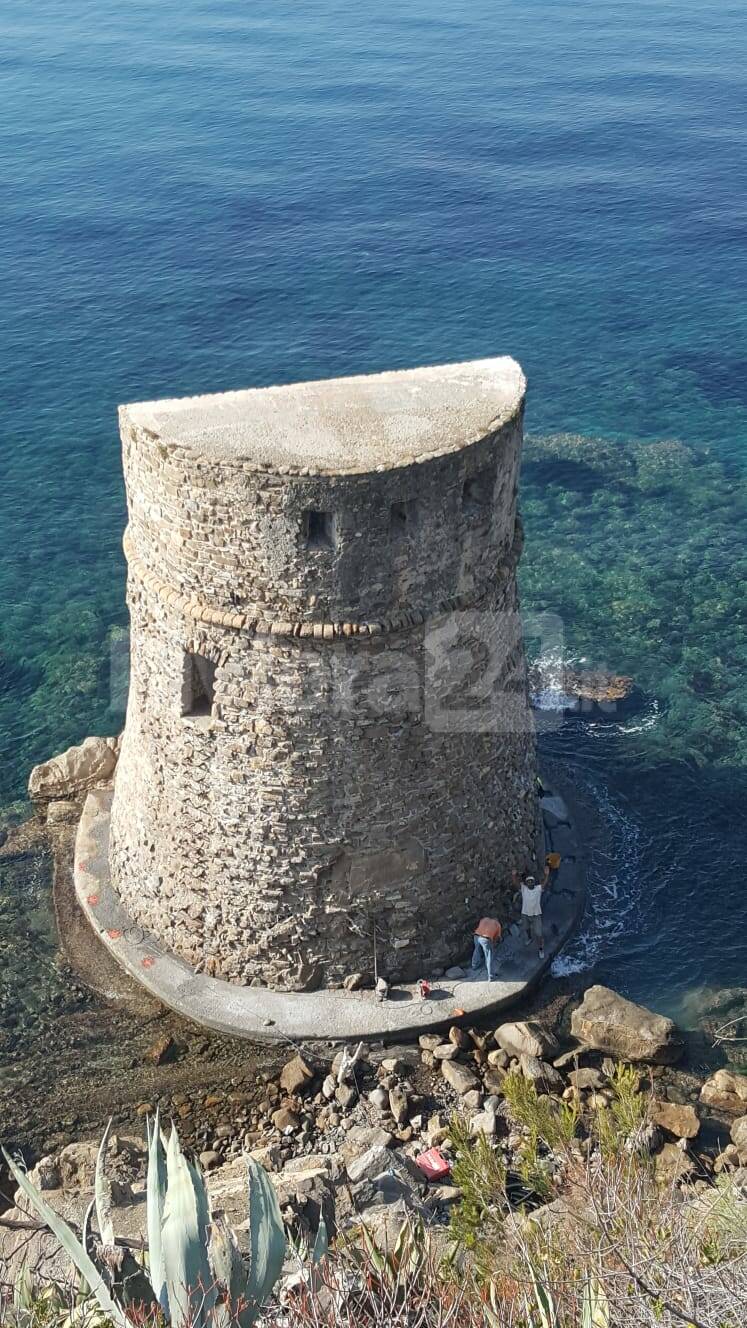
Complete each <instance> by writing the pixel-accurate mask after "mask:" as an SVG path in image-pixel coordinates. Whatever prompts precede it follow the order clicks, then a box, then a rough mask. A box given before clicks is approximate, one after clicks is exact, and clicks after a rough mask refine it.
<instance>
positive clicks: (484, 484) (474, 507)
mask: <svg viewBox="0 0 747 1328" xmlns="http://www.w3.org/2000/svg"><path fill="white" fill-rule="evenodd" d="M492 505H493V472H492V471H491V470H489V469H485V470H478V471H477V473H476V474H475V475H471V476H470V478H469V479H467V480H465V481H464V488H463V489H462V511H463V512H464V513H465V515H466V516H471V517H478V516H487V515H488V513H489V511H490V509H491V507H492Z"/></svg>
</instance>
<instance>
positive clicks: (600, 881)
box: [552, 726, 643, 977]
mask: <svg viewBox="0 0 747 1328" xmlns="http://www.w3.org/2000/svg"><path fill="white" fill-rule="evenodd" d="M585 727H588V726H585ZM608 731H609V730H608ZM574 777H575V778H576V782H577V784H578V786H579V793H580V794H581V796H582V798H584V799H588V800H589V801H591V802H593V803H595V804H596V806H597V807H598V808H599V811H600V812H601V815H602V819H603V820H604V823H605V825H606V827H607V835H606V837H605V843H604V845H597V846H594V847H593V848H592V851H591V853H590V856H589V858H588V860H587V880H586V884H587V905H586V910H585V912H584V917H583V920H582V923H581V928H580V930H579V931H578V932H577V934H576V935H575V936H574V937H573V938H572V939H571V941H570V942H569V943H568V945H567V946H566V947H565V949H564V950H563V952H562V953H561V954H559V955H558V957H557V958H556V959H555V960H554V961H553V964H552V973H553V975H554V976H555V977H567V976H569V975H570V974H573V973H582V972H584V971H585V970H586V969H588V968H591V967H593V965H594V964H595V963H597V962H598V961H599V960H600V959H602V958H603V957H604V955H605V954H607V953H609V952H610V951H611V950H612V949H614V947H615V944H616V942H618V941H619V940H620V939H621V938H622V937H624V936H629V935H630V934H631V933H635V932H639V931H640V930H641V927H642V917H641V913H642V909H641V904H642V894H643V881H642V878H641V859H642V848H643V845H642V834H641V829H640V827H639V825H638V824H637V823H636V821H635V820H634V818H633V817H632V816H631V814H630V812H629V811H628V810H627V808H624V807H623V806H622V805H621V804H620V803H619V802H618V801H617V800H616V799H615V798H614V797H613V796H612V794H611V793H610V792H609V790H608V789H607V788H606V787H605V785H604V784H602V783H601V782H599V781H598V780H596V779H594V778H593V776H590V775H589V774H588V772H585V771H581V770H579V769H578V768H577V767H576V768H575V770H574Z"/></svg>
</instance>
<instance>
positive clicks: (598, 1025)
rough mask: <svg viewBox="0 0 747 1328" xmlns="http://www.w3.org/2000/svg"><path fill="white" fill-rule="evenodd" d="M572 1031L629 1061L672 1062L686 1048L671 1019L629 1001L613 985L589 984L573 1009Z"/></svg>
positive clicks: (598, 1046) (590, 1043)
mask: <svg viewBox="0 0 747 1328" xmlns="http://www.w3.org/2000/svg"><path fill="white" fill-rule="evenodd" d="M571 1032H572V1034H573V1036H574V1037H575V1038H577V1039H578V1040H579V1042H583V1043H585V1044H586V1046H588V1047H594V1048H595V1049H596V1050H597V1051H606V1052H609V1053H610V1054H611V1055H613V1056H619V1057H620V1058H621V1059H622V1060H626V1061H653V1062H655V1063H658V1064H660V1065H671V1064H672V1063H673V1062H674V1061H676V1060H679V1058H680V1056H681V1055H682V1051H683V1043H682V1039H681V1038H680V1037H679V1036H678V1034H677V1029H676V1027H675V1025H674V1023H673V1022H672V1020H671V1019H667V1018H666V1017H665V1016H664V1015H661V1014H654V1013H653V1011H651V1010H647V1009H646V1008H645V1006H643V1005H636V1004H635V1003H634V1002H633V1001H626V1000H625V998H624V997H622V996H618V994H617V992H616V991H612V990H611V989H610V988H609V987H600V986H595V987H589V989H588V991H587V992H586V993H585V994H584V999H583V1001H582V1002H581V1004H580V1005H579V1006H578V1007H577V1009H575V1010H574V1011H573V1014H572V1016H571Z"/></svg>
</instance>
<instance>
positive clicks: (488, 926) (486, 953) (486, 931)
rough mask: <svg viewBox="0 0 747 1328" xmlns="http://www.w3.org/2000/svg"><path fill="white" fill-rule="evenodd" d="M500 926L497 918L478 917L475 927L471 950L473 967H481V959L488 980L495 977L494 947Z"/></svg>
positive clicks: (499, 935)
mask: <svg viewBox="0 0 747 1328" xmlns="http://www.w3.org/2000/svg"><path fill="white" fill-rule="evenodd" d="M501 934H502V928H501V924H500V922H499V921H498V919H497V918H480V921H479V922H478V924H477V926H476V927H475V937H474V939H475V948H474V950H473V952H472V967H473V969H477V968H482V965H483V960H484V962H485V967H486V969H487V971H488V982H492V981H493V979H494V978H497V976H498V972H497V967H498V965H497V960H496V947H497V946H498V943H499V941H500V939H501Z"/></svg>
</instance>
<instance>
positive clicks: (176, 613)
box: [110, 359, 538, 990]
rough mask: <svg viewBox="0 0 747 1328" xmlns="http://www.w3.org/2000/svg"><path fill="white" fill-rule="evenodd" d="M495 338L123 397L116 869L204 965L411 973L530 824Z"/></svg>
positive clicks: (502, 382) (268, 975) (449, 933)
mask: <svg viewBox="0 0 747 1328" xmlns="http://www.w3.org/2000/svg"><path fill="white" fill-rule="evenodd" d="M524 390H525V384H524V379H523V376H522V374H521V371H520V369H519V367H518V365H516V364H515V363H514V362H513V361H511V360H506V359H498V360H485V361H478V362H475V363H472V364H466V365H449V366H445V367H439V368H428V369H418V370H412V371H405V372H400V373H389V374H380V375H372V376H366V377H359V378H350V379H337V380H331V381H329V382H322V383H310V384H300V385H296V386H289V387H280V388H269V389H258V390H252V391H247V392H236V393H225V394H221V395H219V396H209V397H200V398H191V399H187V400H183V401H163V402H153V403H144V404H139V405H135V406H129V407H123V408H122V411H121V432H122V441H123V452H124V466H125V478H126V485H127V495H128V507H129V525H128V529H127V533H126V537H125V549H126V553H127V559H128V566H129V574H128V601H129V606H130V613H131V683H130V696H129V704H128V711H127V721H126V726H125V733H124V738H123V743H122V751H121V755H120V759H119V764H118V768H117V775H116V785H115V796H114V805H113V809H112V824H111V850H110V851H111V871H112V880H113V883H114V885H115V887H116V889H117V890H118V892H119V894H120V895H121V897H122V899H123V901H124V903H125V904H126V905H127V908H128V910H129V912H130V913H131V915H132V916H133V917H134V918H135V920H136V921H137V922H138V923H139V924H140V925H142V926H143V927H146V928H148V929H149V930H151V931H153V932H154V933H155V934H156V935H157V936H158V937H159V938H160V939H161V940H162V941H164V942H165V943H166V944H167V945H168V946H170V947H171V948H172V949H173V950H174V951H175V952H176V953H177V954H179V955H181V956H182V957H183V958H185V959H187V960H188V961H189V962H190V963H192V964H193V965H194V966H195V967H196V968H198V969H200V970H204V971H206V972H208V973H211V974H215V975H219V976H222V977H225V978H228V979H229V980H232V981H236V982H241V983H245V982H252V981H255V982H258V983H262V984H267V985H270V986H273V987H287V988H290V989H296V990H299V989H301V990H303V989H310V988H313V987H316V986H320V985H335V984H337V983H339V982H340V981H341V980H342V979H343V978H344V977H345V976H346V975H347V974H349V973H351V972H353V971H361V970H363V971H368V972H370V971H371V970H372V968H373V963H374V952H375V956H376V962H377V964H378V969H379V971H380V972H382V973H385V974H388V975H389V976H390V977H397V978H400V979H403V980H404V979H408V978H415V977H417V976H420V975H422V974H423V973H425V972H432V971H433V970H434V969H435V968H438V967H443V966H445V965H447V964H448V963H449V962H452V961H453V956H454V954H455V953H459V952H460V951H462V950H463V949H464V946H465V942H466V940H467V939H468V937H469V935H470V934H471V930H472V927H473V925H474V922H475V920H476V919H477V918H478V917H479V916H480V915H481V914H483V913H485V912H491V913H495V912H498V913H499V914H501V913H505V911H506V907H507V899H508V893H509V890H510V874H511V869H512V868H513V867H518V866H523V865H525V864H526V863H528V862H529V861H531V860H532V859H533V858H534V855H535V850H536V845H537V825H538V820H537V805H536V802H537V800H536V797H535V773H536V772H535V755H534V740H533V733H532V726H531V719H530V714H529V708H528V703H527V689H526V677H525V663H524V653H523V645H522V640H521V632H520V627H519V624H518V613H517V608H518V605H517V596H516V582H515V569H516V563H517V560H518V557H519V555H520V551H521V530H520V525H519V522H518V518H517V513H516V494H517V477H518V468H519V460H520V450H521V441H522V414H523V401H524Z"/></svg>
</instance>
